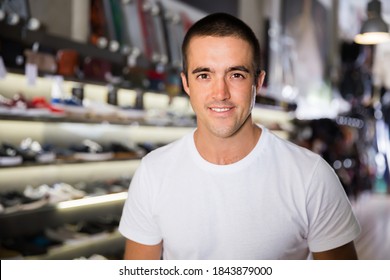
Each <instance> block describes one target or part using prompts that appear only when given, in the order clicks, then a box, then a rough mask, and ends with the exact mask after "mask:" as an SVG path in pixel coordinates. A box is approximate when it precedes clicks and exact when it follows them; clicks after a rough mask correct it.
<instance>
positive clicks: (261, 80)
mask: <svg viewBox="0 0 390 280" xmlns="http://www.w3.org/2000/svg"><path fill="white" fill-rule="evenodd" d="M264 79H265V71H263V70H262V71H261V72H260V74H259V77H258V78H257V85H256V91H257V92H260V89H261V87H262V86H263V83H264Z"/></svg>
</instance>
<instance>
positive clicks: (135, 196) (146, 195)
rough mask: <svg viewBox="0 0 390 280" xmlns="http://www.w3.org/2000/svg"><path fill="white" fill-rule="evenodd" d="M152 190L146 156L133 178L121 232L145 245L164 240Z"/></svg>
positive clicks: (124, 208) (124, 209) (120, 225)
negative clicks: (154, 210)
mask: <svg viewBox="0 0 390 280" xmlns="http://www.w3.org/2000/svg"><path fill="white" fill-rule="evenodd" d="M152 190H153V186H151V184H150V181H149V180H148V174H147V168H146V166H145V158H144V159H142V161H141V164H140V166H139V167H138V169H137V170H136V172H135V174H134V176H133V178H132V180H131V183H130V187H129V191H128V197H127V199H126V202H125V204H124V207H123V212H122V217H121V220H120V223H119V232H120V233H121V234H122V235H123V236H124V237H126V238H127V239H130V240H133V241H135V242H138V243H141V244H145V245H155V244H158V243H159V242H160V241H161V240H162V238H161V234H160V230H159V227H158V225H157V223H156V222H155V220H154V215H153V203H154V199H153V195H152Z"/></svg>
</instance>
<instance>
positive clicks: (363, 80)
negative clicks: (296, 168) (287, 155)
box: [0, 0, 390, 259]
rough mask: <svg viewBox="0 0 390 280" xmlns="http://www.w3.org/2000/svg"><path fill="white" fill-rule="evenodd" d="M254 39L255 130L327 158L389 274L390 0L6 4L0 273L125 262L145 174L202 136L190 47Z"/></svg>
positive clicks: (366, 247)
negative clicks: (238, 35) (138, 176)
mask: <svg viewBox="0 0 390 280" xmlns="http://www.w3.org/2000/svg"><path fill="white" fill-rule="evenodd" d="M213 12H227V13H230V14H233V15H235V16H237V17H239V18H241V19H242V20H244V21H245V22H246V23H247V24H248V25H250V26H251V27H252V29H253V30H254V32H255V34H256V35H257V37H258V39H259V41H260V43H261V50H262V57H261V65H262V67H263V69H264V70H265V71H266V73H267V75H266V81H265V84H264V87H263V88H262V89H261V91H260V92H258V93H257V97H256V105H255V108H254V110H253V119H254V120H255V122H257V123H259V124H262V125H264V126H266V127H268V128H269V129H271V130H272V131H273V132H274V133H276V134H277V135H278V136H280V137H282V138H284V139H288V140H290V141H292V142H294V143H296V144H298V145H300V146H303V147H306V148H308V149H310V150H312V151H314V152H316V153H318V154H320V155H321V156H322V157H323V158H324V159H325V160H326V161H327V162H328V163H329V164H330V165H331V166H332V167H333V169H334V170H335V172H336V174H337V175H338V176H339V178H340V181H341V183H342V185H343V187H344V189H345V192H346V194H347V195H348V197H349V199H350V201H351V204H352V206H353V209H354V211H355V213H356V216H357V217H358V219H359V221H360V223H361V226H362V234H361V235H360V237H359V238H358V239H357V240H356V241H355V242H356V247H357V251H358V255H359V257H360V258H361V259H390V199H389V193H390V172H389V163H390V162H389V161H390V142H389V122H390V33H389V23H390V0H382V1H378V0H369V1H368V0H354V1H352V0H289V1H287V0H273V1H271V0H224V1H222V0H216V1H203V0H182V1H180V0H79V1H76V0H69V1H62V0H50V1H49V0H34V1H32V0H30V1H29V0H0V258H1V259H121V258H122V254H123V244H124V239H123V237H121V236H120V235H119V233H118V232H117V225H118V221H119V219H120V215H121V211H122V207H123V203H124V200H125V199H126V196H127V189H128V187H129V183H130V181H131V177H132V175H133V173H134V171H135V169H136V168H137V167H138V164H139V162H140V159H141V158H142V157H143V156H144V155H145V154H147V153H148V152H150V151H152V150H153V149H155V148H157V147H160V146H162V145H165V144H167V143H169V142H171V141H173V140H175V139H178V138H179V137H181V136H182V135H184V134H186V133H188V132H189V131H191V130H193V129H194V128H195V124H196V116H195V115H194V113H193V111H192V108H191V106H190V104H189V101H188V98H187V96H186V94H185V93H184V92H183V89H182V86H181V81H180V71H181V53H180V48H181V41H182V39H183V36H184V34H185V32H186V30H187V29H188V28H189V27H190V26H191V25H192V24H193V23H194V22H195V21H196V20H198V19H200V18H202V17H203V16H205V15H207V14H209V13H213Z"/></svg>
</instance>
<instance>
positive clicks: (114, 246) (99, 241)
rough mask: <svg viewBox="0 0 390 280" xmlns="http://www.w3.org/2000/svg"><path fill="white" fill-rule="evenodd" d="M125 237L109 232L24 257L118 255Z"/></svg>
mask: <svg viewBox="0 0 390 280" xmlns="http://www.w3.org/2000/svg"><path fill="white" fill-rule="evenodd" d="M124 248H125V238H124V237H123V236H122V235H121V234H120V233H119V232H118V231H115V232H113V233H110V234H101V235H97V236H95V237H91V238H90V239H87V240H82V241H80V242H78V243H76V244H67V245H62V246H60V247H54V248H52V249H49V251H48V253H47V254H44V255H37V256H29V257H25V259H31V260H34V259H40V260H70V259H79V258H83V257H84V258H88V257H89V256H92V255H95V254H99V255H103V256H104V255H115V256H116V255H118V252H122V251H124Z"/></svg>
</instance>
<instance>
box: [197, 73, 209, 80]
mask: <svg viewBox="0 0 390 280" xmlns="http://www.w3.org/2000/svg"><path fill="white" fill-rule="evenodd" d="M208 77H209V75H207V74H199V75H198V77H197V78H198V79H202V80H205V79H207V78H208Z"/></svg>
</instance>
